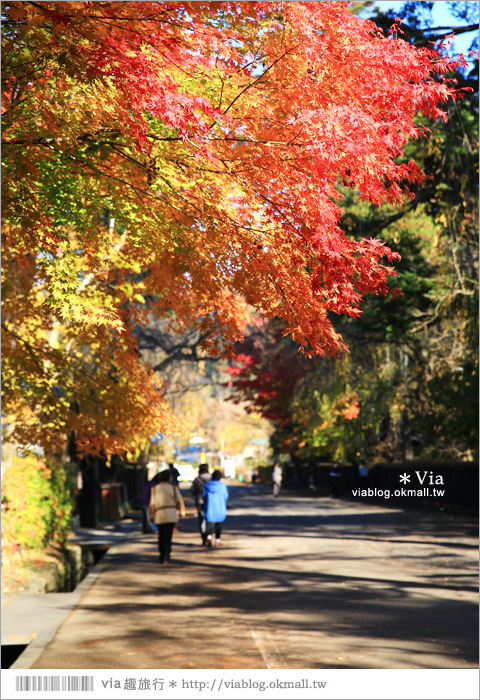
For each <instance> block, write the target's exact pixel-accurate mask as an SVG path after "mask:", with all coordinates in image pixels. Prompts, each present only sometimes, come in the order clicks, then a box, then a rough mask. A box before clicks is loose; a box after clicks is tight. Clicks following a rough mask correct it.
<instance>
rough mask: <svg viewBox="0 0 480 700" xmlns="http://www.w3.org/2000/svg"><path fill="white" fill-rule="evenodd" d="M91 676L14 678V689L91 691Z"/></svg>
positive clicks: (29, 690)
mask: <svg viewBox="0 0 480 700" xmlns="http://www.w3.org/2000/svg"><path fill="white" fill-rule="evenodd" d="M93 678H94V677H93V676H16V677H15V689H16V690H20V691H22V690H23V691H28V692H31V691H35V690H48V691H54V690H58V691H64V692H65V691H68V690H93Z"/></svg>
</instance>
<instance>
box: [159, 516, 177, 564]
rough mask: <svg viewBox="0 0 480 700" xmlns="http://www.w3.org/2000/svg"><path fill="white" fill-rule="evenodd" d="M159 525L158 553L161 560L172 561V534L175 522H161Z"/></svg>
mask: <svg viewBox="0 0 480 700" xmlns="http://www.w3.org/2000/svg"><path fill="white" fill-rule="evenodd" d="M157 527H158V553H159V554H160V561H170V553H171V551H172V536H173V528H174V527H175V523H160V524H159V525H157Z"/></svg>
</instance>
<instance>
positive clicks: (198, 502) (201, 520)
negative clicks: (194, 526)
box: [190, 464, 212, 544]
mask: <svg viewBox="0 0 480 700" xmlns="http://www.w3.org/2000/svg"><path fill="white" fill-rule="evenodd" d="M211 478H212V475H211V474H210V473H209V471H208V464H200V466H199V467H198V476H197V477H195V479H194V480H193V481H192V486H191V488H190V493H191V494H192V496H193V498H194V500H195V506H196V508H197V515H198V529H199V531H200V536H201V538H202V544H207V519H206V518H205V510H204V508H205V504H204V502H203V489H204V488H205V484H206V483H207V482H208V481H210V479H211Z"/></svg>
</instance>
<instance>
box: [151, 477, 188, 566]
mask: <svg viewBox="0 0 480 700" xmlns="http://www.w3.org/2000/svg"><path fill="white" fill-rule="evenodd" d="M171 479H172V476H171V473H170V470H169V469H165V470H164V471H162V472H160V474H159V475H158V483H157V484H156V485H155V486H154V487H153V488H152V491H151V494H150V519H151V520H152V522H154V523H155V524H156V525H157V527H158V553H159V557H160V563H162V564H163V563H164V562H169V561H170V555H171V551H172V536H173V529H174V527H175V523H176V522H177V521H178V516H179V515H180V517H181V518H183V517H184V516H185V505H184V503H183V498H182V495H181V493H180V491H179V489H178V486H175V485H174V484H172V483H171Z"/></svg>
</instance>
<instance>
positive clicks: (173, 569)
mask: <svg viewBox="0 0 480 700" xmlns="http://www.w3.org/2000/svg"><path fill="white" fill-rule="evenodd" d="M229 488H230V493H231V500H230V509H229V516H228V519H227V521H226V525H225V536H224V547H223V548H222V549H216V550H205V549H204V548H202V547H201V546H200V545H199V536H198V535H197V533H196V520H195V518H194V515H193V509H192V508H190V509H189V511H188V513H189V517H187V518H186V519H185V520H183V521H182V522H181V524H180V528H181V531H180V532H179V533H176V534H175V535H174V552H173V558H174V563H172V564H171V565H170V566H168V565H164V566H162V565H160V564H159V563H158V556H157V551H156V542H155V537H154V536H151V535H143V534H141V533H140V528H138V529H137V530H135V531H134V532H133V533H131V534H130V535H129V536H128V537H127V539H126V540H125V542H124V543H123V544H122V545H120V546H119V547H118V548H117V550H116V552H115V554H114V555H113V556H111V557H109V555H107V557H108V559H107V564H106V566H105V568H104V569H103V571H102V572H101V574H100V575H99V576H98V577H97V579H96V581H95V583H94V584H93V585H92V586H91V587H90V588H89V589H88V590H87V591H86V592H85V593H84V594H83V596H82V597H81V598H80V600H79V601H78V603H77V605H76V606H75V608H74V609H73V610H72V611H71V613H70V614H69V616H68V617H67V619H66V620H65V622H64V623H63V624H62V625H61V627H60V628H59V629H58V631H57V633H56V635H55V637H54V638H53V640H52V641H51V643H50V644H49V645H48V646H47V647H46V648H45V650H44V651H43V653H42V654H41V655H40V657H39V658H38V660H37V661H36V662H35V663H34V665H33V666H32V668H39V669H40V668H43V669H45V668H48V669H54V668H71V669H75V668H91V669H94V668H103V669H108V668H112V669H123V668H134V669H142V668H178V669H189V668H190V669H196V668H210V669H214V668H220V669H221V668H250V669H255V668H287V669H299V668H310V669H314V668H374V669H375V668H385V669H389V668H475V667H476V666H477V647H478V640H477V629H478V623H477V612H478V611H477V592H476V590H477V561H478V555H477V554H478V549H477V538H476V536H477V527H476V525H474V524H473V523H472V522H468V521H458V520H453V519H449V518H441V517H439V516H438V515H436V514H435V515H434V514H430V515H429V514H426V513H424V512H423V513H420V512H418V511H412V512H406V511H402V510H395V509H392V508H389V509H386V508H383V507H379V506H372V505H363V504H361V503H359V502H347V501H337V500H331V499H328V498H321V499H319V498H311V497H305V496H298V495H292V494H287V493H285V494H282V496H281V498H279V499H273V498H272V496H271V494H270V491H269V490H267V489H266V488H265V487H263V486H254V487H248V486H230V487H229ZM188 513H187V515H188Z"/></svg>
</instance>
